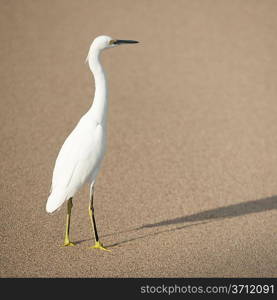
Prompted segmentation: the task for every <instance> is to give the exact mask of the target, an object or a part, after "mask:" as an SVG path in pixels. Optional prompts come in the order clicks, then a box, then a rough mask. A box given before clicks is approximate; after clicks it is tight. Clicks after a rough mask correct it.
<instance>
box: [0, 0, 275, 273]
mask: <svg viewBox="0 0 277 300" xmlns="http://www.w3.org/2000/svg"><path fill="white" fill-rule="evenodd" d="M276 12H277V2H276V1H273V0H272V1H271V0H267V1H247V0H246V1H242V0H234V1H227V0H224V1H217V0H207V1H200V0H196V1H186V0H183V1H181V0H178V1H166V0H161V1H157V0H153V1H146V0H142V1H127V0H126V1H123V0H120V1H111V0H106V1H89V0H87V1H84V0H81V1H73V0H72V1H71V0H70V1H69V0H68V1H66V0H60V1H58V0H55V1H42V0H39V1H28V0H22V1H15V0H12V1H1V3H0V15H1V17H0V30H1V34H0V58H1V71H0V82H1V88H0V105H1V109H0V120H1V126H0V137H1V144H0V153H1V160H0V172H1V173H0V174H1V175H0V236H1V243H0V277H276V276H277V255H276V252H277V239H276V236H277V235H276V234H277V230H276V220H277V210H276V209H277V85H276V79H277V39H276V34H277V18H276ZM101 34H105V35H109V36H111V37H113V38H119V39H133V40H138V41H140V43H139V44H136V45H128V46H127V45H126V46H121V47H118V48H117V49H112V50H107V51H105V52H104V53H103V55H102V62H103V65H104V67H105V70H106V72H107V74H108V79H109V95H110V98H109V100H110V107H109V125H108V148H107V153H106V156H105V160H104V162H103V165H102V169H101V172H100V174H99V176H98V179H97V183H96V186H95V214H96V221H97V224H98V230H99V235H100V239H101V240H102V242H103V244H104V245H105V246H107V247H108V248H109V249H110V250H112V251H111V252H104V251H99V250H93V249H90V248H89V246H91V245H93V239H92V233H91V227H90V220H89V215H88V204H89V196H88V187H87V186H85V187H84V188H83V189H82V190H81V191H80V192H79V193H78V194H77V195H76V196H75V198H74V199H73V205H74V206H73V210H72V220H71V238H72V241H73V242H75V243H77V245H76V246H75V247H61V245H62V244H63V239H64V231H65V219H66V205H63V206H62V208H61V209H60V210H59V211H58V212H57V213H55V214H54V215H48V214H47V213H46V211H45V204H46V200H47V198H48V194H49V190H50V186H51V178H52V171H53V167H54V162H55V159H56V157H57V154H58V151H59V149H60V147H61V145H62V143H63V142H64V140H65V138H66V137H67V135H68V134H69V133H70V132H71V130H72V129H73V128H74V126H75V125H76V123H77V122H78V121H79V119H80V117H81V116H82V115H83V114H84V113H85V112H86V111H87V110H88V109H89V107H90V105H91V103H92V100H93V94H94V82H93V77H92V74H91V72H90V70H89V68H88V65H87V64H85V58H86V56H87V53H88V49H89V46H90V44H91V42H92V40H93V39H94V38H95V37H96V36H98V35H101Z"/></svg>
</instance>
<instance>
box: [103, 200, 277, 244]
mask: <svg viewBox="0 0 277 300" xmlns="http://www.w3.org/2000/svg"><path fill="white" fill-rule="evenodd" d="M273 209H277V196H272V197H268V198H262V199H258V200H252V201H248V202H241V203H237V204H232V205H228V206H222V207H218V208H214V209H209V210H205V211H202V212H199V213H196V214H192V215H188V216H182V217H177V218H173V219H168V220H163V221H160V222H156V223H149V224H144V225H142V226H140V227H136V228H133V229H129V230H126V231H121V232H116V233H111V234H107V235H105V236H103V237H107V236H111V235H114V234H119V233H127V232H132V231H134V232H135V231H138V230H142V229H146V228H155V227H162V226H168V225H177V224H183V223H186V222H197V223H193V224H189V225H182V226H177V227H174V228H170V229H166V230H162V231H158V232H152V233H147V234H145V235H141V236H139V237H135V238H132V239H128V240H123V241H120V242H117V243H114V244H111V245H108V247H115V246H119V245H121V244H124V243H127V242H131V241H135V240H138V239H143V238H146V237H149V236H155V235H158V234H162V233H166V232H170V231H176V230H180V229H185V228H189V227H192V226H197V225H201V224H205V223H209V222H211V221H213V220H219V219H226V218H234V217H239V216H243V215H248V214H252V213H259V212H264V211H268V210H273Z"/></svg>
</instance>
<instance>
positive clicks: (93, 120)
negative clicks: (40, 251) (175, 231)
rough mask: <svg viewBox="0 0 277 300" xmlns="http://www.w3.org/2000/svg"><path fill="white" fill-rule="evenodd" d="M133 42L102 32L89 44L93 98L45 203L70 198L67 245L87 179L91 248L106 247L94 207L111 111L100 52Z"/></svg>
mask: <svg viewBox="0 0 277 300" xmlns="http://www.w3.org/2000/svg"><path fill="white" fill-rule="evenodd" d="M133 43H138V42H137V41H132V40H118V39H112V38H110V37H109V36H104V35H102V36H98V37H97V38H96V39H95V40H94V41H93V42H92V44H91V46H90V49H89V53H88V57H87V62H88V64H89V67H90V70H91V72H92V73H93V75H94V81H95V94H94V100H93V103H92V106H91V107H90V109H89V110H88V112H87V113H86V114H85V115H83V116H82V118H81V119H80V121H79V122H78V124H77V125H76V127H75V128H74V129H73V131H72V132H71V133H70V135H69V136H68V137H67V139H66V140H65V142H64V144H63V146H62V147H61V149H60V152H59V154H58V157H57V160H56V163H55V167H54V171H53V178H52V186H51V193H50V195H49V198H48V200H47V204H46V211H47V212H48V213H53V212H54V211H56V210H58V209H59V208H60V207H61V205H62V204H63V203H64V202H65V201H67V218H66V232H65V240H64V246H74V243H72V242H71V241H70V239H69V229H70V216H71V209H72V206H73V204H72V199H73V196H74V195H75V193H76V192H77V191H78V190H79V189H80V188H81V187H82V186H83V184H85V183H87V184H89V185H90V201H89V216H90V220H91V225H92V230H93V232H94V238H95V245H94V246H92V248H97V249H102V250H107V249H106V248H105V247H104V246H103V245H102V243H101V242H100V241H99V236H98V233H97V229H96V222H95V216H94V208H93V191H94V185H95V180H96V176H97V174H98V172H99V169H100V164H101V161H102V159H103V157H104V152H105V146H106V131H107V112H108V87H107V81H106V76H105V72H104V69H103V67H102V65H101V62H100V54H101V52H102V50H104V49H108V48H113V47H116V46H118V45H121V44H133Z"/></svg>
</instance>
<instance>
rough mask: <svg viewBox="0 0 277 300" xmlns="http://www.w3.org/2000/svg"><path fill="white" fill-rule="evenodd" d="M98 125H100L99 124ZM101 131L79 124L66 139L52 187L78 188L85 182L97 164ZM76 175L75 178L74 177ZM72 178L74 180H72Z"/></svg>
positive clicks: (59, 156) (56, 165) (58, 159)
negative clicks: (96, 154)
mask: <svg viewBox="0 0 277 300" xmlns="http://www.w3.org/2000/svg"><path fill="white" fill-rule="evenodd" d="M97 127H98V126H97ZM99 134H101V132H100V131H99V130H98V129H97V130H96V128H95V130H87V129H86V128H84V127H82V126H79V127H78V126H77V127H76V128H75V129H74V130H73V131H72V133H71V134H70V135H69V136H68V138H67V139H66V140H65V142H64V144H63V146H62V148H61V150H60V152H59V155H58V157H57V160H56V164H55V168H54V172H53V180H52V189H55V188H56V187H60V188H64V189H65V188H68V187H69V185H71V187H70V188H72V185H74V187H75V188H76V190H77V189H78V188H79V187H80V185H82V184H83V183H84V181H85V180H86V178H87V175H88V173H89V172H90V171H91V169H92V167H93V165H95V151H96V150H97V149H96V148H97V144H98V143H97V142H98V138H99ZM73 177H74V178H73ZM72 180H73V181H74V182H72Z"/></svg>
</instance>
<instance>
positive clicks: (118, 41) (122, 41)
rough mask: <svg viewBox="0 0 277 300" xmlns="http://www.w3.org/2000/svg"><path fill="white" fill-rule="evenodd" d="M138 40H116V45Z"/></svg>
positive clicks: (132, 42) (134, 42) (133, 42)
mask: <svg viewBox="0 0 277 300" xmlns="http://www.w3.org/2000/svg"><path fill="white" fill-rule="evenodd" d="M136 43H138V41H132V40H115V41H114V44H115V45H121V44H136Z"/></svg>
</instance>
